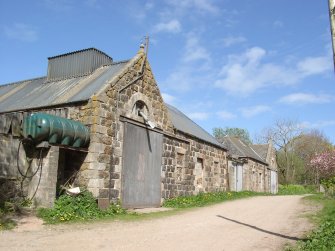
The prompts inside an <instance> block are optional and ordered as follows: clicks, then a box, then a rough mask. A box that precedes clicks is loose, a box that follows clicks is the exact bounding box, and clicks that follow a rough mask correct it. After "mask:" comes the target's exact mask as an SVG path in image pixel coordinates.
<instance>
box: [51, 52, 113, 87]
mask: <svg viewBox="0 0 335 251" xmlns="http://www.w3.org/2000/svg"><path fill="white" fill-rule="evenodd" d="M112 63H113V59H112V58H111V57H110V56H108V55H106V54H105V53H103V52H102V51H99V50H97V49H95V48H89V49H85V50H80V51H74V52H70V53H66V54H62V55H58V56H54V57H49V58H48V75H47V80H48V81H55V80H60V79H66V78H73V77H80V76H84V75H88V74H91V73H92V72H93V71H94V70H96V69H98V68H99V67H101V66H104V65H110V64H112Z"/></svg>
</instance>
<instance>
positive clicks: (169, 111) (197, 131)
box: [0, 46, 228, 208]
mask: <svg viewBox="0 0 335 251" xmlns="http://www.w3.org/2000/svg"><path fill="white" fill-rule="evenodd" d="M32 114H42V116H45V115H43V114H48V115H53V116H56V117H57V119H58V118H63V119H69V120H68V121H67V122H66V123H70V124H71V123H72V122H73V121H77V122H80V123H81V125H83V126H84V127H86V128H87V129H88V131H89V144H87V145H86V146H84V147H74V146H73V145H71V144H73V142H71V140H72V138H71V137H70V136H69V135H65V134H66V130H64V131H63V132H62V133H60V134H62V135H58V134H57V135H56V136H55V135H51V134H52V133H51V131H52V130H55V128H52V126H51V127H50V128H48V130H50V135H48V136H47V137H46V138H43V139H41V140H39V141H38V140H35V141H32V140H28V139H27V138H24V137H23V136H22V135H23V133H22V127H23V126H25V125H24V124H25V123H26V122H25V121H26V120H27V118H31V117H32V116H31V115H32ZM71 121H72V122H71ZM50 125H52V123H51V122H50ZM36 126H37V127H40V128H41V127H44V125H41V124H38V123H37V124H36ZM42 129H43V128H42ZM44 129H45V128H44ZM29 136H31V135H29ZM52 137H56V138H57V137H60V138H62V137H67V141H66V142H67V144H65V145H64V144H61V143H59V142H58V143H52V142H54V141H52V140H51V138H52ZM227 179H228V169H227V151H226V149H225V147H224V146H223V145H221V144H220V143H218V142H217V141H216V140H215V139H214V138H213V137H212V136H211V135H210V134H208V133H207V132H206V131H205V130H203V129H202V128H201V127H199V126H198V125H197V124H195V123H194V122H193V121H192V120H190V119H189V118H188V117H186V116H185V115H184V114H183V113H182V112H180V111H179V110H178V109H176V108H174V107H172V106H170V105H167V104H165V103H164V101H163V99H162V96H161V94H160V91H159V88H158V86H157V83H156V81H155V78H154V75H153V73H152V71H151V68H150V65H149V62H148V60H147V57H146V52H145V50H144V47H143V46H142V47H141V49H140V50H139V52H138V53H137V54H136V55H135V56H134V57H133V58H132V59H130V60H127V61H120V62H114V61H113V59H112V58H111V57H109V56H108V55H106V54H105V53H103V52H101V51H99V50H97V49H94V48H90V49H85V50H81V51H75V52H71V53H67V54H63V55H59V56H55V57H50V58H48V72H47V75H46V76H45V77H41V78H35V79H30V80H25V81H20V82H16V83H11V84H6V85H1V86H0V182H1V186H2V187H3V188H6V189H7V190H8V191H11V192H13V193H16V194H14V195H13V196H26V197H28V198H32V199H33V201H34V203H35V205H37V206H47V207H49V206H52V205H53V202H54V199H55V197H56V194H57V193H58V191H59V188H62V187H63V186H67V185H69V184H71V185H73V186H80V187H86V188H87V189H88V190H89V191H91V192H92V193H93V195H94V196H95V197H96V198H97V199H98V203H99V206H100V207H102V208H103V207H106V206H107V205H108V204H109V203H110V201H115V200H117V199H120V200H121V202H122V204H123V206H124V207H129V208H134V207H135V208H136V207H138V208H140V207H155V206H160V205H161V203H162V201H163V200H164V199H166V198H170V197H174V196H180V195H192V194H197V193H199V192H201V191H204V192H206V191H225V190H227V189H228V181H227Z"/></svg>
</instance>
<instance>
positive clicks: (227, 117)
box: [216, 111, 236, 120]
mask: <svg viewBox="0 0 335 251" xmlns="http://www.w3.org/2000/svg"><path fill="white" fill-rule="evenodd" d="M216 115H217V116H218V117H219V118H221V119H224V120H230V119H234V118H236V115H235V114H233V113H231V112H228V111H218V112H217V113H216Z"/></svg>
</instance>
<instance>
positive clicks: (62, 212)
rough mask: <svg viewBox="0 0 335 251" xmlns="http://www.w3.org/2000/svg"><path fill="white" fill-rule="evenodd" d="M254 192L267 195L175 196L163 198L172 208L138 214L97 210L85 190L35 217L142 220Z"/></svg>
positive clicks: (61, 220)
mask: <svg viewBox="0 0 335 251" xmlns="http://www.w3.org/2000/svg"><path fill="white" fill-rule="evenodd" d="M257 195H268V194H266V193H256V192H249V191H243V192H218V193H201V194H198V195H195V196H189V197H177V198H173V199H168V200H166V201H165V203H164V205H163V207H169V208H173V210H169V211H165V212H155V213H146V214H139V213H135V212H132V211H127V210H126V209H123V208H122V207H121V206H120V205H119V204H112V205H110V207H109V208H108V209H107V210H100V209H99V208H98V205H97V203H96V201H95V198H94V197H93V196H92V194H91V193H89V192H87V191H84V192H83V193H82V194H80V195H78V196H75V197H72V196H68V195H62V196H60V197H59V198H58V199H57V200H56V202H55V205H54V207H53V208H51V209H50V208H40V209H39V210H38V212H37V216H39V217H40V218H42V219H43V220H44V222H45V223H48V224H56V223H64V222H78V221H89V220H106V219H118V220H126V221H127V220H142V219H151V218H155V217H162V216H169V215H174V214H176V213H179V212H180V211H181V210H185V209H187V208H194V207H201V206H206V205H210V204H214V203H219V202H223V201H228V200H234V199H241V198H246V197H252V196H257Z"/></svg>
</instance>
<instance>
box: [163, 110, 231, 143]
mask: <svg viewBox="0 0 335 251" xmlns="http://www.w3.org/2000/svg"><path fill="white" fill-rule="evenodd" d="M165 104H166V103H165ZM166 106H167V108H168V112H169V115H170V119H171V121H172V124H173V126H174V127H175V128H176V129H177V130H178V131H181V132H184V133H187V134H189V135H192V136H194V137H196V138H198V139H201V140H203V141H206V142H209V143H211V144H213V145H216V146H219V147H221V148H225V147H224V146H223V145H222V144H220V143H219V142H218V141H217V140H216V139H215V138H214V137H213V136H212V135H210V134H209V133H208V132H206V131H205V130H204V129H203V128H201V127H200V126H199V125H197V124H196V123H195V122H194V121H192V120H191V119H190V118H189V117H187V116H186V115H185V114H184V113H182V112H181V111H179V110H178V109H177V108H175V107H173V106H172V105H169V104H166Z"/></svg>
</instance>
